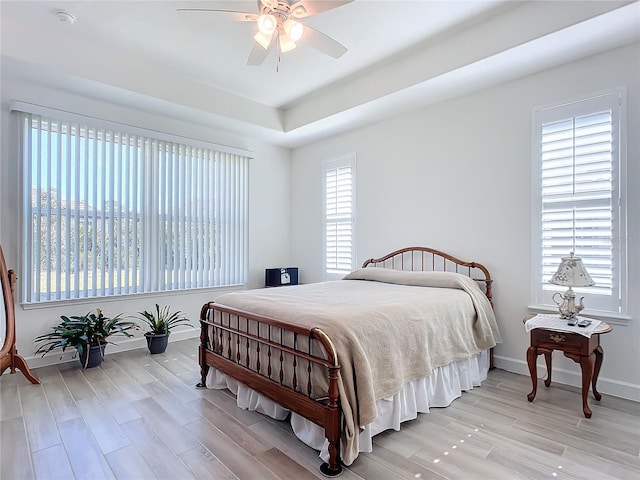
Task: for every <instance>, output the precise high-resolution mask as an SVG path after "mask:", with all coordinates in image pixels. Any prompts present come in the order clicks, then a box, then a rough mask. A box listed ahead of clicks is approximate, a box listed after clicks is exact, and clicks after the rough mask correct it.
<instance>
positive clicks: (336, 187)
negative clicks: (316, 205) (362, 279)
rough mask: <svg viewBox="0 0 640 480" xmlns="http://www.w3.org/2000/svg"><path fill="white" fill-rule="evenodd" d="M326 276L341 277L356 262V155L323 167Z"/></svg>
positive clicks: (331, 162) (328, 163) (350, 269)
mask: <svg viewBox="0 0 640 480" xmlns="http://www.w3.org/2000/svg"><path fill="white" fill-rule="evenodd" d="M324 171H325V177H324V196H325V202H324V205H325V228H324V240H325V242H324V253H325V256H324V259H325V275H327V276H328V277H332V276H338V275H343V274H345V273H349V272H351V271H352V270H353V265H354V261H355V252H354V245H355V155H350V156H348V157H344V158H341V159H339V160H333V161H330V162H326V163H325V169H324Z"/></svg>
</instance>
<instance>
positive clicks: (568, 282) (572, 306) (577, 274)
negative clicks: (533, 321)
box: [549, 252, 596, 319]
mask: <svg viewBox="0 0 640 480" xmlns="http://www.w3.org/2000/svg"><path fill="white" fill-rule="evenodd" d="M549 283H553V284H554V285H560V286H563V287H569V289H568V290H567V291H566V292H565V293H564V295H561V294H560V293H559V292H556V293H554V294H553V297H552V298H553V301H554V302H555V303H556V304H557V305H558V307H559V308H558V309H559V311H560V318H566V319H571V318H574V317H576V316H577V315H578V314H579V313H580V311H581V310H582V309H583V308H584V305H583V304H582V300H583V299H584V297H580V304H579V305H576V303H575V299H576V295H575V293H574V292H573V289H572V287H590V286H592V285H595V284H596V282H594V281H593V279H592V278H591V276H589V273H588V272H587V269H586V268H584V264H583V263H582V259H581V258H580V257H576V256H575V255H574V254H573V252H571V254H570V255H569V256H568V257H562V261H561V262H560V265H559V266H558V271H557V272H556V273H554V274H553V277H551V280H549ZM556 295H557V296H558V297H560V298H561V299H562V300H556Z"/></svg>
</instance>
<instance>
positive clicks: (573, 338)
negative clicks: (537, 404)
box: [524, 316, 612, 418]
mask: <svg viewBox="0 0 640 480" xmlns="http://www.w3.org/2000/svg"><path fill="white" fill-rule="evenodd" d="M530 318H532V317H531V316H529V317H526V318H525V319H524V322H526V321H527V320H529V319H530ZM611 330H612V328H611V326H610V325H609V324H607V323H604V322H603V323H601V324H600V325H598V327H597V328H596V329H595V330H594V332H593V334H592V335H591V337H585V336H584V335H580V334H579V333H573V332H558V331H555V330H547V329H545V328H534V329H533V330H531V332H530V333H531V346H530V347H529V349H528V350H527V364H528V365H529V373H530V374H531V383H532V384H533V389H532V390H531V393H529V395H527V399H528V400H529V401H530V402H533V399H534V398H536V391H537V389H538V372H537V367H536V359H537V358H538V355H540V354H544V359H545V362H546V364H547V379H546V380H545V381H544V384H545V386H547V387H548V386H550V385H551V352H553V351H554V350H560V351H562V353H564V356H565V357H567V358H570V359H571V360H573V361H574V362H576V363H579V364H580V369H581V370H582V411H583V412H584V416H585V417H587V418H591V413H592V412H591V409H590V408H589V404H588V403H587V395H588V394H589V385H591V388H592V389H593V396H594V397H595V399H596V400H600V399H601V398H602V395H601V394H600V393H599V392H598V390H597V389H596V382H597V381H598V374H599V373H600V367H601V366H602V357H603V351H602V347H601V346H600V335H602V334H603V333H609V332H610V331H611Z"/></svg>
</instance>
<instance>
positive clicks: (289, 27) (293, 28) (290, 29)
mask: <svg viewBox="0 0 640 480" xmlns="http://www.w3.org/2000/svg"><path fill="white" fill-rule="evenodd" d="M284 31H285V32H287V35H288V36H289V38H290V39H291V40H292V41H294V42H297V41H298V40H300V38H301V37H302V33H303V32H304V26H303V25H302V24H301V23H299V22H296V21H295V20H292V19H290V18H288V19H287V21H286V22H284Z"/></svg>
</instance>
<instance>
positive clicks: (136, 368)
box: [0, 339, 640, 480]
mask: <svg viewBox="0 0 640 480" xmlns="http://www.w3.org/2000/svg"><path fill="white" fill-rule="evenodd" d="M196 349H197V340H196V339H192V340H184V341H180V342H175V343H171V344H169V348H168V350H167V352H166V353H165V354H161V355H149V354H148V353H147V352H146V350H144V349H140V350H135V351H129V352H121V353H116V354H114V355H109V356H107V357H106V359H105V361H104V363H103V365H102V366H101V367H99V368H93V369H89V370H85V371H83V370H81V369H80V368H79V363H77V362H72V363H67V364H62V365H58V366H54V367H46V368H40V369H36V370H34V372H35V373H36V375H38V376H39V377H40V379H41V380H42V385H32V384H30V383H29V382H28V381H27V380H26V379H25V378H24V377H23V376H22V374H21V373H20V372H16V374H15V375H9V374H8V373H5V375H2V377H0V393H1V395H0V398H1V410H0V442H1V445H0V448H1V450H0V455H1V457H0V460H1V469H0V478H1V479H2V480H14V479H15V480H18V479H31V478H38V479H57V478H64V479H67V478H69V479H71V478H78V479H85V478H86V479H91V480H95V479H101V478H118V479H141V480H146V479H153V478H166V479H172V480H182V479H191V478H207V479H218V478H220V479H236V478H238V479H251V480H253V479H257V480H258V479H259V480H263V479H265V480H267V479H292V480H298V479H306V478H318V477H319V478H322V477H321V474H320V473H319V470H318V467H319V465H320V463H321V461H320V459H319V458H318V456H317V452H315V451H314V450H312V449H310V448H308V447H307V446H305V445H304V444H303V443H302V442H300V441H299V440H297V439H296V438H295V437H294V436H293V434H292V433H291V430H290V427H289V426H288V424H287V423H286V422H278V421H275V420H271V419H269V418H266V417H264V416H263V415H260V414H257V413H254V412H248V411H244V410H240V409H239V408H238V407H236V406H235V403H234V402H235V401H234V398H233V397H232V396H231V394H230V393H229V392H228V391H216V390H202V389H197V388H195V387H194V385H195V384H196V383H197V381H198V379H199V366H198V364H197V356H196ZM530 387H531V383H530V380H529V378H528V377H526V376H521V375H515V374H511V373H507V372H504V371H501V370H493V371H491V372H490V373H489V377H488V379H487V380H486V382H485V383H483V385H482V387H479V388H475V389H473V390H472V391H470V392H465V393H464V394H463V395H462V397H460V398H459V399H457V400H456V401H454V402H453V404H452V405H451V406H449V407H448V408H436V409H432V410H431V412H430V413H429V414H422V415H420V416H419V417H418V418H417V419H416V420H413V421H410V422H408V423H405V424H404V425H403V429H402V430H401V431H400V432H385V433H382V434H380V435H378V436H377V437H375V438H374V451H373V453H370V454H361V455H360V456H359V457H358V459H357V460H356V461H355V462H354V463H353V465H351V466H350V467H347V468H345V470H344V472H343V474H342V476H341V477H340V478H342V479H344V480H347V479H348V480H357V479H370V480H374V479H381V480H392V479H400V478H405V479H443V478H449V479H465V480H466V479H490V478H491V479H508V480H513V479H521V478H527V479H552V478H557V479H563V478H567V479H588V480H600V479H612V478H617V479H638V478H640V457H639V454H640V433H639V432H640V417H639V414H640V404H639V403H635V402H631V401H627V400H622V399H619V398H615V397H611V396H608V395H603V398H602V401H601V402H596V401H595V400H594V399H593V397H591V398H590V405H591V406H592V409H593V417H592V418H591V419H586V418H584V416H583V415H582V408H581V402H580V394H579V391H578V389H576V388H572V387H567V386H562V385H560V384H552V386H551V388H545V387H544V384H540V385H539V387H538V396H537V398H536V399H535V401H534V402H533V403H529V402H528V401H527V399H526V394H527V393H528V392H529V390H530Z"/></svg>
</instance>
